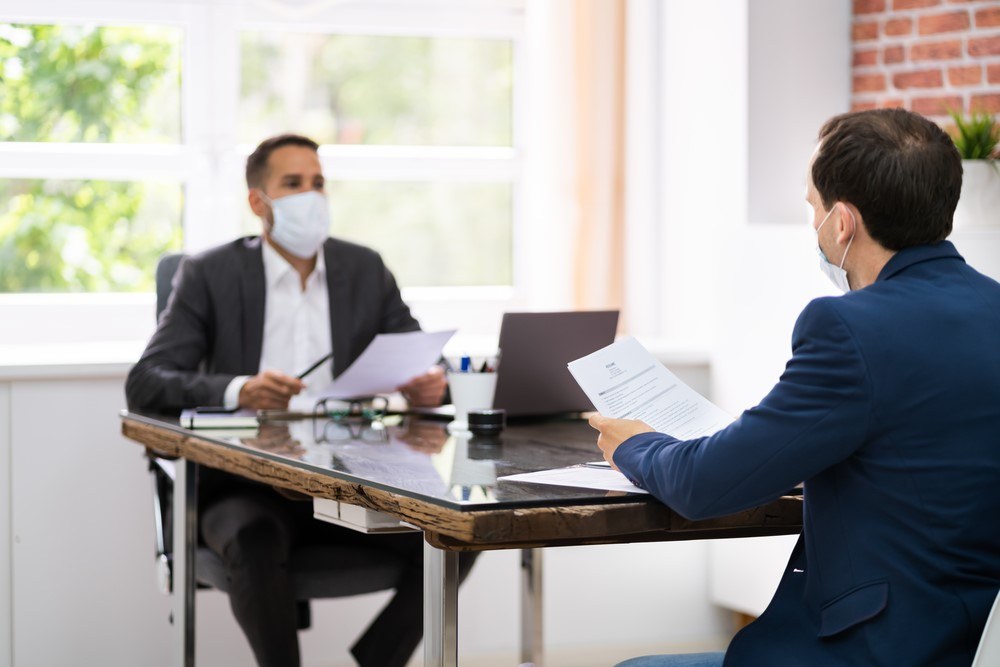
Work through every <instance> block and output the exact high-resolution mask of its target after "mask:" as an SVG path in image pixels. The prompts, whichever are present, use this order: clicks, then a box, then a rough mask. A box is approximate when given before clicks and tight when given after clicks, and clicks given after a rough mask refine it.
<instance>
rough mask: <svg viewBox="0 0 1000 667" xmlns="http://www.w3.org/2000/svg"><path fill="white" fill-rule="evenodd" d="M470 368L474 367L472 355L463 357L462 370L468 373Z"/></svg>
mask: <svg viewBox="0 0 1000 667" xmlns="http://www.w3.org/2000/svg"><path fill="white" fill-rule="evenodd" d="M470 368H472V357H469V356H465V357H462V367H461V368H460V370H461V371H462V372H463V373H468V372H469V369H470Z"/></svg>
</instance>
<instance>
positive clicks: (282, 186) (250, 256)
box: [125, 135, 472, 667]
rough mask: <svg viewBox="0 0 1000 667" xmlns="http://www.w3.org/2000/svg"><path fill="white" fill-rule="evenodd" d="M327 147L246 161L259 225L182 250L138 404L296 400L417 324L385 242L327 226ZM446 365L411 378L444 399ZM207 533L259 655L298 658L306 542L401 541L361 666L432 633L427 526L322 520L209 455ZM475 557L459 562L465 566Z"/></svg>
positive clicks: (130, 388) (276, 661)
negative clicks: (296, 551) (359, 527)
mask: <svg viewBox="0 0 1000 667" xmlns="http://www.w3.org/2000/svg"><path fill="white" fill-rule="evenodd" d="M318 148H319V147H318V145H317V144H316V143H315V142H313V141H312V140H310V139H308V138H306V137H302V136H299V135H281V136H277V137H273V138H271V139H268V140H266V141H264V142H263V143H261V144H260V146H258V147H257V149H256V150H255V151H254V153H253V154H252V155H250V157H249V158H248V159H247V168H246V179H247V187H248V188H249V196H248V199H249V203H250V208H251V209H252V210H253V212H254V213H255V214H256V215H257V216H258V217H259V218H260V219H261V221H262V223H263V231H262V234H261V236H260V237H247V238H242V239H238V240H236V241H233V242H231V243H227V244H224V245H222V246H219V247H217V248H213V249H211V250H208V251H206V252H204V253H202V254H200V255H196V256H194V257H190V258H188V259H186V260H185V261H184V262H182V263H181V265H180V268H179V270H178V276H177V277H176V278H175V281H174V291H173V294H172V295H171V298H170V300H169V302H168V303H167V307H166V309H165V310H164V312H163V315H162V316H161V318H160V322H159V326H158V327H157V330H156V333H154V334H153V337H152V339H151V340H150V342H149V345H148V346H147V348H146V350H145V352H144V353H143V355H142V357H141V358H140V360H139V362H138V363H137V364H136V365H135V367H134V368H133V369H132V370H131V372H130V373H129V376H128V380H127V382H126V386H125V392H126V398H127V401H128V405H129V409H133V410H146V411H155V412H169V411H177V410H180V409H182V408H189V407H193V406H202V405H218V406H225V407H242V408H251V409H266V408H272V409H273V408H278V409H280V408H285V407H287V406H288V405H289V401H290V400H291V399H292V397H293V396H296V395H297V394H300V392H303V391H306V390H307V386H306V384H305V383H304V382H303V381H302V380H300V379H298V378H297V377H296V376H297V374H299V373H301V372H302V371H303V370H305V369H306V368H308V367H310V366H311V365H312V364H313V363H314V362H315V361H316V360H318V359H321V358H323V357H324V356H326V355H328V354H329V353H330V352H331V351H332V353H333V357H332V360H330V361H327V362H325V363H324V364H323V365H321V366H320V367H319V368H317V369H316V370H315V371H314V372H312V373H310V375H309V385H310V386H313V387H323V386H324V385H325V384H326V383H327V382H329V381H330V380H331V379H332V378H333V377H335V376H336V375H338V374H339V373H340V372H342V371H343V370H344V369H345V368H347V367H348V366H349V365H350V364H351V362H353V361H354V359H355V358H357V357H358V355H360V354H361V352H362V351H363V350H364V349H365V347H366V346H367V345H368V344H369V343H370V342H371V340H372V339H373V338H374V337H375V335H376V334H379V333H394V332H402V331H413V330H416V329H419V324H418V323H417V321H416V320H415V319H414V318H413V317H412V316H411V315H410V310H409V308H408V307H407V306H406V304H405V303H403V300H402V298H401V297H400V293H399V288H398V287H397V286H396V281H395V279H394V278H393V276H392V274H391V273H390V272H389V270H388V269H387V268H386V266H385V264H383V262H382V259H381V258H380V257H379V255H378V254H377V253H376V252H374V251H372V250H370V249H368V248H365V247H362V246H359V245H355V244H352V243H348V242H345V241H341V240H338V239H333V238H329V237H328V230H329V225H330V220H329V208H328V206H327V201H326V197H325V195H324V178H323V171H322V167H321V165H320V161H319V155H318ZM445 385H446V382H445V379H444V375H443V373H442V372H441V371H440V369H436V368H435V369H432V370H429V371H428V372H427V373H426V374H425V375H422V376H420V377H417V378H414V379H412V380H411V381H409V382H408V383H406V384H405V385H403V386H402V387H400V388H399V389H400V391H401V392H402V393H403V396H404V397H406V398H407V399H408V400H409V402H410V403H411V404H412V405H424V406H426V405H437V404H440V402H441V399H442V397H443V396H444V392H445ZM199 513H200V517H201V518H200V527H201V538H202V540H203V541H204V543H205V544H206V545H207V546H208V547H210V548H211V549H212V550H213V551H215V552H216V553H217V554H219V556H220V557H221V558H222V560H223V562H224V564H225V565H226V568H227V571H228V574H229V577H230V581H231V590H230V593H229V596H230V603H231V606H232V609H233V613H234V615H235V616H236V619H237V621H238V622H239V624H240V626H241V627H242V628H243V631H244V633H245V634H246V636H247V639H248V640H249V642H250V645H251V647H252V648H253V651H254V654H255V656H256V659H257V662H258V664H260V665H281V666H282V667H288V666H294V665H298V664H299V663H300V659H299V646H298V637H297V632H296V616H295V600H294V596H293V593H292V586H291V580H290V576H289V573H288V570H287V567H286V565H287V562H288V556H289V553H290V550H291V549H292V548H293V547H294V546H296V545H299V544H303V543H316V542H323V543H337V544H344V543H347V544H354V543H359V544H361V543H363V544H364V546H365V547H368V548H371V547H373V546H374V547H378V548H385V549H390V550H393V551H396V552H399V553H401V554H403V556H404V558H405V560H406V562H407V563H409V567H408V568H407V571H406V573H404V576H403V577H402V579H401V581H400V583H399V584H398V586H397V588H396V594H395V596H394V597H393V599H392V600H391V601H390V603H389V604H388V605H387V606H386V608H385V609H384V610H383V611H382V613H381V614H380V615H379V616H378V617H377V618H376V620H375V621H374V622H373V623H372V625H371V626H370V627H369V628H368V630H367V631H366V632H365V634H364V635H363V636H362V637H361V638H360V639H359V640H358V642H357V643H356V644H355V645H354V646H353V647H352V648H351V652H352V653H353V655H354V657H355V658H356V659H357V660H358V662H359V664H361V665H379V666H382V667H385V666H392V665H399V666H402V665H404V664H405V663H406V661H407V660H408V659H409V657H410V655H411V654H412V652H413V650H414V649H415V648H416V645H417V644H418V643H419V641H420V638H421V634H422V598H423V595H422V593H423V592H422V574H421V573H422V541H421V539H420V536H419V534H416V533H414V534H402V535H378V536H368V535H361V534H359V533H354V532H353V531H350V530H347V529H343V528H338V527H336V526H332V525H328V524H322V523H320V522H316V521H314V520H313V519H312V515H311V504H309V503H302V502H294V501H290V500H288V499H286V498H284V497H283V496H281V495H279V494H278V493H276V492H275V491H274V490H272V489H271V488H270V487H267V486H263V485H260V484H257V483H254V482H250V481H248V480H245V479H242V478H239V477H236V476H233V475H228V474H226V473H222V472H219V471H215V470H211V469H207V468H206V469H203V470H202V471H201V475H200V479H199ZM471 564H472V563H471V559H466V560H465V561H464V562H463V564H462V568H461V569H462V571H463V574H464V573H465V572H467V571H468V568H469V567H470V566H471Z"/></svg>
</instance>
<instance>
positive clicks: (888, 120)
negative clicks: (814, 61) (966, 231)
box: [812, 109, 962, 250]
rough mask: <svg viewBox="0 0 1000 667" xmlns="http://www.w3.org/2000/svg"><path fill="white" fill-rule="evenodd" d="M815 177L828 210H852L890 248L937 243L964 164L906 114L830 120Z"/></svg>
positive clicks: (936, 134) (947, 229)
mask: <svg viewBox="0 0 1000 667" xmlns="http://www.w3.org/2000/svg"><path fill="white" fill-rule="evenodd" d="M819 139H820V147H819V151H818V152H817V154H816V159H815V160H814V161H813V165H812V179H813V183H814V184H815V186H816V190H817V191H819V195H820V197H821V198H822V201H823V208H825V209H827V210H829V208H830V207H831V206H832V205H833V203H834V202H838V201H840V202H849V203H851V204H854V205H855V206H856V207H857V208H858V210H859V211H860V212H861V216H862V217H863V218H864V225H865V228H866V229H867V230H868V233H869V235H871V237H872V238H873V239H874V240H875V241H877V242H878V243H879V244H880V245H882V246H883V247H885V248H888V249H889V250H902V249H903V248H906V247H909V246H915V245H925V244H928V243H936V242H938V241H942V240H944V239H945V237H947V236H948V235H949V234H950V233H951V219H952V215H953V214H954V212H955V205H956V204H957V203H958V195H959V193H960V192H961V190H962V159H961V157H960V156H959V154H958V150H957V149H956V148H955V144H954V142H953V141H952V140H951V137H949V136H948V135H947V134H946V133H945V131H944V130H942V129H941V128H940V127H938V126H937V125H935V124H934V123H932V122H931V121H929V120H927V119H926V118H924V117H923V116H920V115H918V114H915V113H912V112H910V111H906V110H904V109H877V110H873V111H858V112H853V113H845V114H842V115H840V116H835V117H834V118H831V119H830V120H828V121H827V122H826V124H825V125H824V126H823V129H821V130H820V132H819Z"/></svg>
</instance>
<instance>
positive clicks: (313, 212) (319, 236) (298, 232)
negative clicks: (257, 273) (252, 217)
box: [260, 190, 330, 259]
mask: <svg viewBox="0 0 1000 667" xmlns="http://www.w3.org/2000/svg"><path fill="white" fill-rule="evenodd" d="M260 195H261V197H262V198H263V199H264V201H266V202H267V203H268V204H269V205H270V206H271V212H272V213H273V214H274V223H273V224H272V225H271V239H272V240H273V241H274V242H275V243H277V244H278V245H280V246H281V247H282V248H284V249H285V250H287V251H288V252H290V253H292V254H293V255H295V256H296V257H298V258H300V259H309V258H310V257H312V256H313V255H315V254H316V252H317V251H318V250H319V248H320V246H321V245H323V241H325V240H326V237H327V235H328V234H329V233H330V209H329V207H328V206H327V203H326V197H325V196H323V195H322V194H320V193H319V192H316V191H315V190H309V191H308V192H300V193H299V194H295V195H288V196H285V197H279V198H278V199H271V198H270V197H268V196H267V195H265V194H264V193H263V192H261V193H260Z"/></svg>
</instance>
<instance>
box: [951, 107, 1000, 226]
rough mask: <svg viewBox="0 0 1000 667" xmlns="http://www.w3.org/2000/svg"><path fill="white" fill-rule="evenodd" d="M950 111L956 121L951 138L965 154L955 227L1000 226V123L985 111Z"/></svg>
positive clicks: (963, 155) (960, 152)
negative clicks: (969, 112) (998, 147)
mask: <svg viewBox="0 0 1000 667" xmlns="http://www.w3.org/2000/svg"><path fill="white" fill-rule="evenodd" d="M950 115H951V118H952V120H954V121H955V130H954V131H953V132H952V138H953V139H954V141H955V146H956V147H957V148H958V152H959V154H960V155H961V156H962V194H961V196H960V197H959V200H958V206H957V207H956V209H955V218H954V227H955V228H956V229H976V228H978V229H983V228H987V229H990V228H992V229H1000V161H998V160H997V158H998V157H1000V155H998V149H997V145H998V143H1000V123H998V122H997V120H996V119H995V118H994V117H993V115H992V114H989V113H986V112H980V113H973V114H971V115H970V116H968V117H966V116H963V115H962V114H960V113H958V112H956V111H952V112H950Z"/></svg>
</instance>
